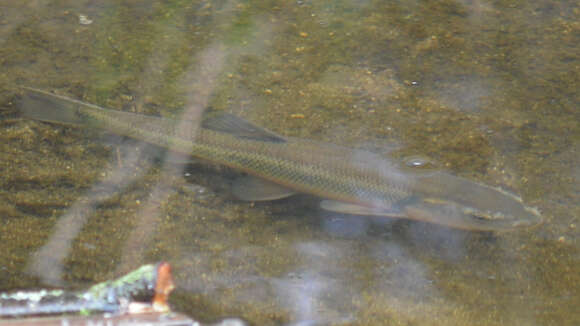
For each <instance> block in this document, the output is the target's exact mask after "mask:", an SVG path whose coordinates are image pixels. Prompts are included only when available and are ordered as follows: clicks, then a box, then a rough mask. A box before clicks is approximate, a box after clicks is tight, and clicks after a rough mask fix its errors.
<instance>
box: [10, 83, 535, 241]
mask: <svg viewBox="0 0 580 326" xmlns="http://www.w3.org/2000/svg"><path fill="white" fill-rule="evenodd" d="M21 90H22V95H21V98H20V101H19V102H20V104H19V106H20V109H21V112H22V116H23V117H25V118H29V119H34V120H40V121H45V122H50V123H58V124H65V125H72V126H79V127H82V126H84V127H89V128H98V129H101V130H105V131H107V132H110V133H114V134H117V135H122V136H128V137H131V138H135V139H138V140H141V141H145V142H148V143H151V144H155V145H158V146H161V147H164V148H168V149H170V150H171V151H173V152H177V153H180V154H185V155H188V156H191V157H194V158H198V159H202V160H204V161H209V162H212V163H215V164H220V165H224V166H228V167H230V168H233V169H235V170H238V171H241V172H244V173H245V174H246V176H243V177H240V178H239V179H238V180H236V181H235V182H234V184H233V186H232V193H233V195H234V196H235V197H237V198H238V199H240V200H245V201H269V200H276V199H281V198H286V197H289V196H292V195H294V194H298V193H303V194H309V195H313V196H316V197H319V198H321V199H322V200H321V202H320V208H321V209H323V210H325V211H330V212H336V213H340V214H350V215H362V216H382V217H387V218H398V219H410V220H416V221H421V222H427V223H433V224H438V225H443V226H446V227H450V228H456V229H463V230H468V231H506V230H516V229H522V228H527V227H531V226H535V225H538V224H540V223H541V222H542V216H541V214H540V212H539V211H538V210H537V209H536V208H533V207H528V206H526V205H525V204H524V202H523V201H522V199H521V198H520V197H519V196H517V195H515V194H513V193H510V192H507V191H504V190H502V189H501V188H497V187H492V186H488V185H485V184H482V183H478V182H475V181H471V180H469V179H466V178H462V177H459V176H455V175H453V174H451V173H448V172H446V171H442V170H437V169H433V170H427V171H423V170H421V169H416V168H409V166H405V164H399V163H398V162H397V161H395V160H393V159H392V158H389V157H387V156H384V155H380V154H377V153H374V152H371V151H366V150H362V149H357V148H351V147H346V146H341V145H336V144H330V143H326V142H321V141H316V140H310V139H303V138H294V137H285V136H281V135H279V134H277V133H274V132H272V131H270V130H267V129H265V128H262V127H260V126H257V125H255V124H253V123H251V122H249V121H247V120H244V119H242V118H241V117H238V116H236V115H233V114H229V113H223V112H221V113H220V112H217V113H213V114H210V113H207V114H206V115H207V116H205V115H204V117H203V119H202V121H201V124H200V126H199V128H189V129H188V128H177V127H176V126H177V125H178V123H179V122H182V121H179V120H176V119H171V118H163V117H157V116H151V115H144V114H139V113H133V112H126V111H121V110H113V109H106V108H102V107H99V106H97V105H93V104H90V103H85V102H82V101H79V100H76V99H72V98H69V97H65V96H61V95H56V94H53V93H51V92H48V91H44V90H40V89H35V88H29V87H21ZM191 123H192V124H194V123H195V122H194V121H191Z"/></svg>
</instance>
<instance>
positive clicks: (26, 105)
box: [19, 87, 84, 125]
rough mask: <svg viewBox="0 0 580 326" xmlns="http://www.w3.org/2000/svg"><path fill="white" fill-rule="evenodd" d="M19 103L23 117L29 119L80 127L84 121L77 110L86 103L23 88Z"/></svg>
mask: <svg viewBox="0 0 580 326" xmlns="http://www.w3.org/2000/svg"><path fill="white" fill-rule="evenodd" d="M21 89H22V91H23V95H22V98H21V100H20V101H19V104H20V110H21V112H22V116H23V117H25V118H29V119H34V120H40V121H47V122H54V123H61V124H72V125H79V124H82V123H83V121H82V119H81V117H80V116H79V115H78V114H77V108H78V107H79V106H80V105H83V104H84V103H82V102H80V101H77V100H73V99H70V98H67V97H64V96H60V95H55V94H52V93H49V92H46V91H42V90H39V89H35V88H30V87H21Z"/></svg>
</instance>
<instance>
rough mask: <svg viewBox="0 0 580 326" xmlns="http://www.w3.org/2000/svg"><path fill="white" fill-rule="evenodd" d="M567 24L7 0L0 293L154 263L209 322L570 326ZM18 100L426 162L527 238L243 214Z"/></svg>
mask: <svg viewBox="0 0 580 326" xmlns="http://www.w3.org/2000/svg"><path fill="white" fill-rule="evenodd" d="M579 15H580V12H578V8H577V6H575V3H574V2H571V1H548V0H544V1H539V2H537V1H536V2H531V3H515V2H509V3H508V2H495V3H491V2H484V1H447V2H391V1H383V2H371V1H338V2H337V1H335V2H310V1H297V2H276V1H274V2H269V3H262V2H259V3H258V2H256V3H254V2H237V1H226V2H219V3H217V2H208V1H194V2H191V1H180V0H176V1H169V2H164V3H158V2H154V1H151V2H149V3H147V2H142V3H139V4H133V3H123V4H118V3H103V2H83V1H80V2H79V1H61V2H59V3H58V4H50V5H48V4H45V3H42V2H37V1H4V2H3V3H2V4H1V5H0V43H1V44H2V46H1V47H0V53H1V54H0V65H2V69H1V72H0V129H1V130H2V131H1V132H0V139H1V141H0V218H2V220H3V223H0V240H1V242H0V270H1V271H2V273H1V276H0V290H12V289H17V288H30V287H38V286H47V285H54V284H62V285H64V286H67V287H77V286H79V285H86V284H87V283H94V282H95V281H100V280H104V279H110V278H112V277H114V276H117V275H120V274H122V273H123V272H126V271H128V270H131V269H133V268H135V267H137V266H139V265H142V264H144V263H149V262H153V261H159V260H168V261H170V262H171V263H172V265H173V266H174V268H175V279H176V280H175V281H176V286H177V290H176V296H175V297H174V302H172V306H174V308H175V309H177V310H179V311H180V312H184V313H187V314H190V315H191V316H193V317H195V318H202V319H205V320H207V321H215V320H219V319H222V318H223V317H227V316H238V317H243V318H245V319H247V320H249V321H250V322H253V323H255V324H295V325H314V324H330V323H335V324H361V325H363V324H375V325H380V324H409V323H416V324H432V325H455V324H457V325H464V324H473V325H488V324H504V325H522V324H561V325H575V324H578V323H580V314H579V313H578V311H577V304H578V302H579V301H580V298H579V297H578V293H580V289H579V288H578V287H579V284H580V261H579V258H578V257H580V255H579V252H580V250H579V245H578V239H579V238H578V224H579V222H578V217H579V216H580V209H579V207H578V205H577V203H578V202H580V189H579V188H578V185H579V184H580V170H579V168H578V167H579V166H580V164H578V163H579V162H578V158H579V157H580V154H579V149H580V146H579V145H578V143H579V140H580V137H579V128H578V123H579V121H578V115H577V110H578V103H579V102H580V99H579V98H578V91H577V88H578V82H579V76H580V72H579V71H578V64H577V63H578V53H580V51H579V49H578V44H580V26H579V25H578V23H577V22H578V19H579V18H580V17H579ZM89 21H90V23H89ZM15 85H26V86H34V87H38V88H42V89H47V90H55V91H56V92H57V93H58V94H65V95H67V96H71V97H74V98H79V99H82V100H84V101H87V102H90V103H95V104H98V105H101V106H104V107H109V108H113V109H121V110H128V111H135V112H142V113H146V114H153V115H161V116H170V117H174V118H176V119H180V120H182V125H181V127H182V128H196V124H195V123H194V124H191V123H189V122H190V121H198V117H199V115H200V114H201V113H202V111H203V109H205V108H206V107H212V108H213V109H216V110H226V111H228V112H234V113H236V114H238V115H241V116H244V117H247V118H249V119H250V120H252V121H255V122H257V124H259V125H263V126H266V127H268V128H269V129H272V130H275V131H276V132H279V133H280V134H284V135H289V136H299V137H303V138H311V139H319V140H324V141H330V142H333V143H337V144H346V145H350V146H353V147H362V148H369V147H370V148H375V149H378V150H377V152H380V153H382V154H388V155H390V156H392V157H395V158H401V160H402V161H404V160H405V158H407V157H430V158H432V159H433V161H434V162H435V165H436V166H437V168H442V169H446V170H450V171H453V172H454V173H456V174H459V175H461V176H462V177H465V178H467V179H470V180H473V181H477V182H483V183H486V184H490V185H493V186H499V187H502V188H504V189H508V190H510V191H513V192H515V193H518V194H520V195H521V196H522V197H523V198H524V201H525V202H526V203H528V204H529V205H530V206H537V207H538V208H539V209H540V210H541V211H542V214H543V216H544V217H545V221H544V223H543V224H542V225H541V226H538V227H536V228H533V229H529V230H523V231H518V232H512V233H470V232H463V231H458V230H452V229H448V228H444V227H439V226H434V225H430V224H424V223H417V222H409V221H400V220H396V219H385V218H378V217H372V218H367V217H358V216H345V215H339V214H333V213H328V212H321V211H320V210H319V209H318V208H317V201H316V200H315V199H313V198H309V197H306V196H301V197H295V198H289V199H285V200H282V201H280V202H273V203H256V204H254V203H250V204H249V203H243V202H239V201H236V200H233V199H232V198H231V197H230V195H229V190H228V189H229V185H230V184H231V182H232V180H233V178H235V177H236V176H237V175H238V174H237V173H236V172H235V171H230V170H228V169H224V168H221V167H214V166H211V165H207V164H205V163H204V162H192V163H188V165H186V166H183V165H181V164H177V163H175V161H179V160H178V159H176V158H172V157H170V156H171V155H172V154H170V153H167V154H165V156H169V157H163V155H161V158H159V156H158V155H157V156H155V157H152V155H151V153H149V151H150V150H151V151H156V152H157V151H158V149H151V147H150V146H149V145H139V144H137V145H136V144H135V143H134V142H124V143H123V144H124V145H120V146H119V145H118V144H113V145H111V144H103V142H102V137H99V136H98V135H95V133H93V132H91V131H88V130H78V129H76V128H68V127H60V126H55V125H49V124H43V123H38V122H32V121H25V120H22V119H19V118H18V113H17V108H16V107H15V106H14V105H13V103H14V102H15V101H14V100H15V96H16V93H17V92H16V90H15V88H14V86H15ZM184 108H185V109H184ZM393 144H396V146H395V145H393ZM354 159H355V160H357V162H358V161H360V162H361V164H363V163H364V162H366V163H365V164H368V159H365V158H354ZM30 272H32V273H30Z"/></svg>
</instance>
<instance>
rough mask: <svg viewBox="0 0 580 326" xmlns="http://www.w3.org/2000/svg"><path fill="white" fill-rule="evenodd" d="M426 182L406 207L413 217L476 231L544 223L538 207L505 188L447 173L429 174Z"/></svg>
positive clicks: (410, 216) (406, 210) (406, 213)
mask: <svg viewBox="0 0 580 326" xmlns="http://www.w3.org/2000/svg"><path fill="white" fill-rule="evenodd" d="M423 182H425V184H424V187H425V189H427V191H425V192H423V194H422V195H421V196H417V197H416V198H415V199H414V200H413V201H411V202H410V203H408V204H407V205H406V206H405V207H404V208H403V210H404V212H405V215H407V216H408V217H409V218H411V219H415V220H421V221H426V222H431V223H436V224H442V225H446V226H449V227H453V228H459V229H466V230H473V231H504V230H514V229H521V228H527V227H531V226H534V225H538V224H540V223H541V222H542V216H541V214H540V212H539V211H538V210H537V209H536V208H532V207H527V206H526V205H524V203H523V201H522V199H521V198H520V197H518V196H516V195H514V194H512V193H509V192H507V191H504V190H502V189H499V188H494V187H490V186H487V185H484V184H480V183H476V182H473V181H470V180H467V179H463V178H460V177H456V176H452V175H448V174H437V175H434V176H427V177H425V178H424V179H423ZM435 185H436V186H435Z"/></svg>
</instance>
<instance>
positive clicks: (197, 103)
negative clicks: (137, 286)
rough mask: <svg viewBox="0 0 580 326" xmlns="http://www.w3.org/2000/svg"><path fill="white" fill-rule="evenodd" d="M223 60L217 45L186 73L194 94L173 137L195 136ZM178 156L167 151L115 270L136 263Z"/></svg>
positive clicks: (167, 191)
mask: <svg viewBox="0 0 580 326" xmlns="http://www.w3.org/2000/svg"><path fill="white" fill-rule="evenodd" d="M225 57H226V55H225V51H224V47H223V46H222V45H221V44H220V43H219V42H217V43H215V44H213V45H210V46H209V47H208V48H207V49H206V50H205V51H203V52H202V53H201V54H200V56H199V58H198V59H197V60H193V61H194V62H197V63H199V65H198V66H197V67H195V68H192V69H191V70H190V73H189V74H187V75H186V76H185V82H184V83H183V84H184V85H187V89H191V90H195V92H191V93H190V94H191V95H190V96H189V97H188V98H187V99H186V106H185V109H184V110H183V112H182V114H181V118H180V119H179V123H178V124H177V125H176V126H175V128H176V131H175V134H176V135H191V138H192V139H193V138H194V137H195V134H196V131H197V128H198V127H199V124H200V120H201V116H202V114H203V111H204V109H205V107H207V105H208V102H209V98H210V96H211V94H212V92H213V90H214V89H215V87H216V81H217V77H218V75H219V74H220V72H221V71H222V67H223V66H224V60H225ZM179 155H180V154H176V153H175V152H173V151H171V148H169V151H168V154H167V159H166V160H165V163H164V165H163V168H162V172H161V178H160V181H159V182H158V183H157V184H156V185H155V186H154V187H153V190H152V193H151V196H149V198H150V199H149V200H148V201H147V202H145V203H144V206H143V208H142V209H141V210H140V211H139V212H137V216H138V217H139V222H138V223H137V224H136V225H137V226H136V228H135V229H134V230H133V231H132V232H131V234H130V235H129V239H128V241H127V242H126V245H125V248H124V249H123V253H122V257H121V263H120V265H119V267H118V269H119V270H120V271H125V270H129V269H130V268H132V267H133V266H135V265H138V264H139V263H140V260H141V257H142V256H143V253H144V250H145V248H146V246H147V243H148V242H149V239H150V237H151V234H153V233H154V231H155V229H156V226H157V223H158V221H159V217H160V216H161V213H160V210H161V204H162V203H164V202H166V201H167V199H168V198H169V197H170V196H171V195H172V194H173V193H174V190H172V188H171V180H173V177H175V176H178V175H180V174H181V173H182V171H183V166H182V165H181V166H177V165H176V164H175V163H171V162H172V161H173V162H176V161H179V158H180V157H177V156H179Z"/></svg>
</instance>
